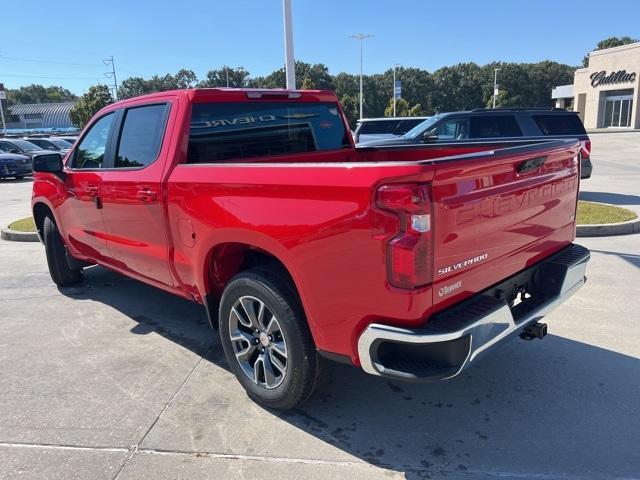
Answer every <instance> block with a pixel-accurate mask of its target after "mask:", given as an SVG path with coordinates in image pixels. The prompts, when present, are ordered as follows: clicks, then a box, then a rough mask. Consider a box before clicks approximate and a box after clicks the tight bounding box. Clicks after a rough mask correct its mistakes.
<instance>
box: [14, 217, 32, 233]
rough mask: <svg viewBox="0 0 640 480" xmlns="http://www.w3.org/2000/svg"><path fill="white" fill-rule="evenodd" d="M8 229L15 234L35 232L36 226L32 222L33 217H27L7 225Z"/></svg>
mask: <svg viewBox="0 0 640 480" xmlns="http://www.w3.org/2000/svg"><path fill="white" fill-rule="evenodd" d="M9 229H10V230H15V231H16V232H35V231H36V224H35V223H34V221H33V217H27V218H23V219H21V220H16V221H15V222H13V223H12V224H10V225H9Z"/></svg>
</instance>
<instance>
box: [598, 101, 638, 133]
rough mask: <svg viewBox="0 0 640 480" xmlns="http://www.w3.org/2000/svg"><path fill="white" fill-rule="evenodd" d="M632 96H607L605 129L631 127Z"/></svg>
mask: <svg viewBox="0 0 640 480" xmlns="http://www.w3.org/2000/svg"><path fill="white" fill-rule="evenodd" d="M632 107H633V96H632V95H612V96H607V98H606V103H605V108H604V126H605V127H630V126H631V110H632Z"/></svg>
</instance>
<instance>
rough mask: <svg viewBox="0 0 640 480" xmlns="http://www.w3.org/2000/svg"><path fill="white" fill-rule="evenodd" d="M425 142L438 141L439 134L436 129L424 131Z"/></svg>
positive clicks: (423, 138) (423, 139)
mask: <svg viewBox="0 0 640 480" xmlns="http://www.w3.org/2000/svg"><path fill="white" fill-rule="evenodd" d="M422 141H423V142H436V141H438V134H437V133H436V131H435V130H429V131H428V132H424V133H423V134H422Z"/></svg>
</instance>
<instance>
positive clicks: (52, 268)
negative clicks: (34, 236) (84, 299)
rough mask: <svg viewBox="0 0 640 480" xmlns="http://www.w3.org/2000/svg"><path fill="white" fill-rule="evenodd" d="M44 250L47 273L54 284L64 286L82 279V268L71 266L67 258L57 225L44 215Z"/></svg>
mask: <svg viewBox="0 0 640 480" xmlns="http://www.w3.org/2000/svg"><path fill="white" fill-rule="evenodd" d="M43 236H44V250H45V253H46V254H47V265H48V266H49V274H50V275H51V279H52V280H53V281H54V282H55V284H56V285H58V286H60V287H66V286H69V285H75V284H76V283H79V282H81V281H82V269H81V268H71V266H70V265H69V261H68V260H67V249H66V248H65V246H64V242H63V241H62V236H61V235H60V231H59V230H58V226H57V225H56V223H55V222H54V221H53V219H52V218H51V217H45V219H44V225H43Z"/></svg>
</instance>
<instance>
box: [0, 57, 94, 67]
mask: <svg viewBox="0 0 640 480" xmlns="http://www.w3.org/2000/svg"><path fill="white" fill-rule="evenodd" d="M0 60H16V61H19V62H30V63H49V64H53V65H75V66H79V67H99V66H100V64H98V63H75V62H58V61H55V60H40V59H36V58H18V57H7V56H6V55H0Z"/></svg>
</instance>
